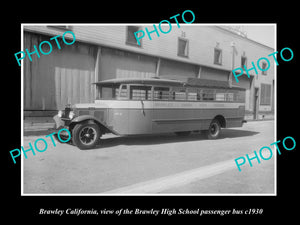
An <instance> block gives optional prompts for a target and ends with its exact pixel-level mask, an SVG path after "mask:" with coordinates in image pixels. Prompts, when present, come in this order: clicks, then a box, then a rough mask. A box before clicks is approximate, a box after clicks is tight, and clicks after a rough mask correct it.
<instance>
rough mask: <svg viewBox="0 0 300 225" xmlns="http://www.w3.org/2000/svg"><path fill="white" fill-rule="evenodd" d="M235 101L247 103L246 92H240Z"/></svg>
mask: <svg viewBox="0 0 300 225" xmlns="http://www.w3.org/2000/svg"><path fill="white" fill-rule="evenodd" d="M235 101H237V102H245V91H238V92H237V93H236V98H235Z"/></svg>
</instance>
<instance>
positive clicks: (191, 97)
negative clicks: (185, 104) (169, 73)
mask: <svg viewBox="0 0 300 225" xmlns="http://www.w3.org/2000/svg"><path fill="white" fill-rule="evenodd" d="M187 91H188V92H187V100H188V101H197V100H200V99H199V97H200V95H198V94H197V89H191V88H188V90H187ZM197 97H198V98H197Z"/></svg>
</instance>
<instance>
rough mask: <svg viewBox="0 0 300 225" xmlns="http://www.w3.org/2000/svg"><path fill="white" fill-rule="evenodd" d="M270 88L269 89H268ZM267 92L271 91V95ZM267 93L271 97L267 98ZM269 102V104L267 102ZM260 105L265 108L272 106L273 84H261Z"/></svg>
mask: <svg viewBox="0 0 300 225" xmlns="http://www.w3.org/2000/svg"><path fill="white" fill-rule="evenodd" d="M267 87H268V89H266V88H267ZM266 90H269V93H267V91H266ZM266 93H267V94H269V96H267V97H266ZM267 100H268V102H266V101H267ZM259 104H260V105H264V106H271V104H272V85H271V84H265V83H261V84H260V102H259Z"/></svg>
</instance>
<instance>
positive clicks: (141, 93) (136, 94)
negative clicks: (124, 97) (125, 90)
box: [130, 85, 151, 100]
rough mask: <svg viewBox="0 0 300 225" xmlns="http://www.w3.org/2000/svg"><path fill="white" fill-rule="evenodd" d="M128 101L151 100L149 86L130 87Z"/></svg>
mask: <svg viewBox="0 0 300 225" xmlns="http://www.w3.org/2000/svg"><path fill="white" fill-rule="evenodd" d="M130 99H132V100H147V99H151V86H136V85H131V86H130Z"/></svg>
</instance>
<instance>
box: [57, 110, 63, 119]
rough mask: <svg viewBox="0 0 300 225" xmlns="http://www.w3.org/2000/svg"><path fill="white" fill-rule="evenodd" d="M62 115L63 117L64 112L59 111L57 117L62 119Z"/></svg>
mask: <svg viewBox="0 0 300 225" xmlns="http://www.w3.org/2000/svg"><path fill="white" fill-rule="evenodd" d="M62 115H63V111H62V110H59V111H58V113H57V116H58V117H60V118H61V117H62Z"/></svg>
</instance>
